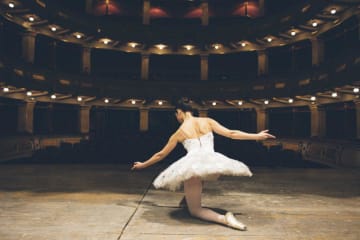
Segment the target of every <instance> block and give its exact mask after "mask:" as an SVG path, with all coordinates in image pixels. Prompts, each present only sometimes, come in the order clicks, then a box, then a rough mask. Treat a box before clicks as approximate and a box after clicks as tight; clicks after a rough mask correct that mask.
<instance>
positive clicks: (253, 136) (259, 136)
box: [208, 118, 275, 140]
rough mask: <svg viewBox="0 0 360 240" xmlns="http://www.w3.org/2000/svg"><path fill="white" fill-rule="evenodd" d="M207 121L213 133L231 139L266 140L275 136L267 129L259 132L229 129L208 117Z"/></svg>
mask: <svg viewBox="0 0 360 240" xmlns="http://www.w3.org/2000/svg"><path fill="white" fill-rule="evenodd" d="M208 122H209V124H210V126H211V128H212V130H213V131H214V132H215V133H217V134H219V135H222V136H224V137H228V138H231V139H237V140H266V139H268V138H275V136H273V135H271V134H269V133H268V131H269V130H263V131H261V132H259V133H247V132H243V131H240V130H230V129H228V128H226V127H224V126H222V125H221V124H220V123H218V122H217V121H215V120H214V119H211V118H208Z"/></svg>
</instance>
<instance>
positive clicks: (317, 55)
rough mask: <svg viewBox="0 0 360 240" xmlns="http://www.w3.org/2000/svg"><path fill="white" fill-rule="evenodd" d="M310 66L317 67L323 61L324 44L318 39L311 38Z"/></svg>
mask: <svg viewBox="0 0 360 240" xmlns="http://www.w3.org/2000/svg"><path fill="white" fill-rule="evenodd" d="M310 41H311V47H312V65H313V66H319V65H320V64H321V63H322V62H323V61H324V42H323V41H322V40H321V39H319V38H312V39H311V40H310Z"/></svg>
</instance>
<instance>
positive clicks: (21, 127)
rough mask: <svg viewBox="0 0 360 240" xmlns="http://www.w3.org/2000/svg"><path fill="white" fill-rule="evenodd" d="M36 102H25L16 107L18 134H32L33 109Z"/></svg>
mask: <svg viewBox="0 0 360 240" xmlns="http://www.w3.org/2000/svg"><path fill="white" fill-rule="evenodd" d="M35 103H36V101H26V102H23V103H21V104H20V105H19V106H18V132H19V133H33V132H34V108H35Z"/></svg>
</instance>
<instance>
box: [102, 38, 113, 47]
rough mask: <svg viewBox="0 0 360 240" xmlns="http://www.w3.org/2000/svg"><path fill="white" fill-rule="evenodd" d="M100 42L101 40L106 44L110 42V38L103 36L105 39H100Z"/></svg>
mask: <svg viewBox="0 0 360 240" xmlns="http://www.w3.org/2000/svg"><path fill="white" fill-rule="evenodd" d="M102 42H103V43H104V44H105V45H108V44H109V43H110V42H111V40H110V39H108V38H105V39H103V40H102Z"/></svg>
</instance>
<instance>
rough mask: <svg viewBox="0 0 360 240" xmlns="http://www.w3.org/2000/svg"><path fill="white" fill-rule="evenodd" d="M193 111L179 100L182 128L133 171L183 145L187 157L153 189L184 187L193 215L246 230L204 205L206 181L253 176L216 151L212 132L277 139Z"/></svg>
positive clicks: (230, 216) (232, 218)
mask: <svg viewBox="0 0 360 240" xmlns="http://www.w3.org/2000/svg"><path fill="white" fill-rule="evenodd" d="M192 112H193V109H192V107H191V105H190V104H189V102H188V101H187V100H183V99H182V100H180V101H178V103H177V104H176V112H175V116H176V118H177V120H178V122H179V123H180V124H181V125H180V127H179V128H178V130H177V131H176V132H175V133H174V134H173V135H171V137H170V138H169V140H168V142H167V144H166V145H165V146H164V147H163V149H162V150H161V151H159V152H157V153H155V154H154V155H153V156H152V157H151V158H149V159H148V160H147V161H145V162H135V163H134V165H133V167H132V170H139V169H143V168H146V167H149V166H151V165H153V164H155V163H157V162H159V161H160V160H162V159H164V158H165V157H166V156H167V155H168V154H169V153H170V152H171V151H172V150H173V149H174V148H175V147H176V145H177V143H179V142H180V143H182V144H183V146H184V148H185V149H186V150H187V154H186V155H185V156H184V157H182V158H180V159H179V160H177V161H176V162H174V163H173V164H171V165H170V166H169V167H168V168H167V169H165V170H164V171H163V172H161V173H160V174H159V175H158V176H157V177H156V179H155V180H154V182H153V185H154V187H155V188H164V189H168V190H171V191H175V190H177V189H179V188H180V187H181V186H182V185H183V186H184V193H185V200H186V206H187V208H188V210H189V213H190V214H191V216H193V217H197V218H200V219H202V220H206V221H211V222H216V223H219V224H223V225H226V226H229V227H232V228H235V229H238V230H242V231H245V230H246V229H247V228H246V225H244V224H243V223H241V222H239V221H238V220H237V219H236V218H235V216H234V215H233V213H231V212H227V213H226V214H225V215H222V214H219V213H217V212H215V211H213V210H211V209H208V208H203V207H202V206H201V193H202V181H203V180H216V179H217V178H218V177H219V176H220V175H232V176H249V177H251V176H252V173H251V171H250V170H249V168H248V167H247V166H246V165H245V164H244V163H242V162H240V161H238V160H234V159H231V158H228V157H226V156H225V155H223V154H221V153H218V152H215V151H214V136H213V132H215V133H217V134H219V135H222V136H225V137H228V138H231V139H237V140H266V139H269V138H275V136H273V135H271V134H269V133H268V130H264V131H261V132H259V133H246V132H243V131H239V130H230V129H227V128H226V127H224V126H222V125H221V124H219V123H218V122H217V121H215V120H214V119H212V118H208V117H207V118H203V117H194V116H193V113H192ZM182 202H183V201H182Z"/></svg>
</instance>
